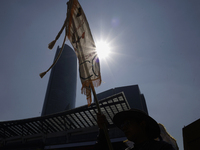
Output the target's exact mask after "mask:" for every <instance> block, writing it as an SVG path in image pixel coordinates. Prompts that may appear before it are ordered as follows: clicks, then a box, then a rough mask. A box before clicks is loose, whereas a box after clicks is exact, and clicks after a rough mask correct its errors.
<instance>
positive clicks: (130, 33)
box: [0, 0, 200, 150]
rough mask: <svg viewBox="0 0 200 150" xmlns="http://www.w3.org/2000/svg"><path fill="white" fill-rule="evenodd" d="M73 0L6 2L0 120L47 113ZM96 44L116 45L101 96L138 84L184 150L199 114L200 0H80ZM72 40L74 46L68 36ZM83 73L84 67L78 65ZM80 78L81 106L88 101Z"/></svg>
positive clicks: (106, 63)
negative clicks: (52, 44) (186, 132)
mask: <svg viewBox="0 0 200 150" xmlns="http://www.w3.org/2000/svg"><path fill="white" fill-rule="evenodd" d="M66 2H67V0H59V1H58V0H42V1H41V0H34V1H27V0H1V1H0V70H1V73H0V121H7V120H18V119H26V118H32V117H37V116H40V115H41V111H42V106H43V102H44V97H45V93H46V88H47V84H48V79H49V74H50V73H47V75H46V76H44V77H43V78H42V79H41V78H40V77H39V73H41V72H43V71H45V70H46V69H48V68H49V66H50V65H51V64H52V62H53V59H54V55H55V52H56V47H57V46H58V45H59V46H60V47H61V45H62V42H63V38H64V35H63V34H62V35H61V37H60V39H59V40H58V41H57V43H56V45H55V47H54V49H53V50H49V49H48V44H49V43H50V42H51V41H52V40H54V39H55V37H56V35H57V33H58V32H59V30H60V29H61V27H62V25H63V22H64V20H65V17H66V9H67V5H66ZM79 3H80V4H81V6H82V8H83V10H84V12H85V15H86V17H87V20H88V22H89V25H90V29H91V32H92V35H93V38H94V40H95V42H98V41H100V40H102V41H105V42H107V43H108V44H109V45H110V50H111V53H110V55H109V56H108V57H107V58H105V59H101V60H100V67H101V76H102V80H103V83H102V85H101V86H100V87H97V88H95V90H96V93H97V94H98V93H100V92H103V91H105V90H108V89H111V88H115V87H121V86H128V85H135V84H138V85H139V88H140V91H141V93H142V94H144V96H145V99H146V103H147V108H148V111H149V115H150V116H151V117H153V118H154V119H155V120H156V121H157V122H159V123H162V124H164V125H165V127H166V129H167V131H168V132H169V133H170V134H171V135H172V136H173V137H174V138H175V139H176V140H177V143H178V146H179V148H180V150H183V137H182V128H183V127H184V126H187V125H189V124H190V123H192V122H194V121H196V120H197V119H199V118H200V113H199V108H200V99H199V97H200V68H199V67H200V59H199V58H200V50H199V49H200V28H199V27H200V19H199V16H200V1H199V0H190V1H188V0H176V1H174V0H124V1H121V0H115V1H114V0H113V1H111V0H109V1H106V0H99V1H94V0H79ZM66 44H69V45H70V46H71V44H70V42H69V41H66ZM77 70H78V69H77ZM86 104H87V101H86V98H85V96H84V95H81V82H80V79H79V77H77V99H76V107H79V106H82V105H86Z"/></svg>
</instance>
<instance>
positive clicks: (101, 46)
mask: <svg viewBox="0 0 200 150" xmlns="http://www.w3.org/2000/svg"><path fill="white" fill-rule="evenodd" d="M96 50H97V54H98V57H99V58H106V57H108V56H109V54H110V46H109V44H108V43H107V42H105V41H99V42H97V43H96Z"/></svg>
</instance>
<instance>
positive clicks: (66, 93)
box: [42, 45, 77, 116]
mask: <svg viewBox="0 0 200 150" xmlns="http://www.w3.org/2000/svg"><path fill="white" fill-rule="evenodd" d="M59 51H60V48H59V46H58V48H57V51H56V54H55V58H56V56H57V55H58V53H59ZM55 58H54V59H55ZM76 86H77V58H76V54H75V52H74V51H73V49H72V48H71V47H69V46H68V45H65V46H64V49H63V52H62V54H61V56H60V58H59V60H58V62H57V63H56V65H55V66H54V67H53V68H52V70H51V73H50V77H49V82H48V86H47V91H46V95H45V100H44V104H43V109H42V116H45V115H49V114H54V113H58V112H61V111H65V110H69V109H73V108H75V99H76Z"/></svg>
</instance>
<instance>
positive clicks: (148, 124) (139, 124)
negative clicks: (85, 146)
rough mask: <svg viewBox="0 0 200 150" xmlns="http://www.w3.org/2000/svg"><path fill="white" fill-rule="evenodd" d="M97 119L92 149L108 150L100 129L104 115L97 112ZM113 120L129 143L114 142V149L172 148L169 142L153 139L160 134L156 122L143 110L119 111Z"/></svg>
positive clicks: (165, 149) (146, 149)
mask: <svg viewBox="0 0 200 150" xmlns="http://www.w3.org/2000/svg"><path fill="white" fill-rule="evenodd" d="M97 120H98V121H97V123H98V126H99V128H100V130H99V135H98V138H97V143H96V144H95V148H94V149H95V150H108V149H109V148H108V145H107V141H106V138H105V135H104V132H103V130H102V129H103V124H104V123H106V122H107V121H106V118H105V116H104V115H99V114H98V115H97ZM113 122H114V124H115V125H116V126H117V127H118V128H119V129H121V130H122V131H123V132H124V134H125V135H126V137H127V139H128V142H127V143H129V144H127V143H126V144H124V143H123V142H121V143H117V144H114V145H113V149H114V150H125V149H126V150H130V149H131V150H174V148H173V147H172V146H171V145H170V144H169V143H166V142H164V141H157V140H155V139H157V138H159V136H160V128H159V126H158V123H157V122H156V121H155V120H154V119H153V118H151V117H150V116H148V115H147V114H146V113H145V112H143V111H140V110H137V109H130V110H128V111H122V112H119V113H117V114H116V115H115V116H114V118H113ZM130 141H131V142H130ZM132 142H133V143H134V145H133V143H132ZM128 145H129V146H128Z"/></svg>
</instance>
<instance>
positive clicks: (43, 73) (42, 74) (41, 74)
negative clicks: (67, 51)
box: [40, 25, 67, 78]
mask: <svg viewBox="0 0 200 150" xmlns="http://www.w3.org/2000/svg"><path fill="white" fill-rule="evenodd" d="M63 26H64V25H63ZM63 29H64V27H63ZM61 30H62V29H61ZM60 33H61V32H59V33H58V34H60ZM57 37H58V36H57ZM57 37H56V38H57ZM66 37H67V29H66V28H65V37H64V41H63V44H62V48H61V49H60V52H59V54H58V56H57V57H56V59H55V61H54V62H53V64H52V65H51V66H50V67H49V69H48V70H47V71H45V72H42V73H40V77H41V78H42V77H43V76H44V75H45V74H46V73H47V72H48V71H49V70H50V69H51V68H52V67H53V66H54V65H55V64H56V63H57V61H58V59H59V58H60V56H61V54H62V51H63V48H64V45H65V40H66ZM51 43H52V42H51ZM51 43H50V44H51ZM54 44H55V43H54Z"/></svg>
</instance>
